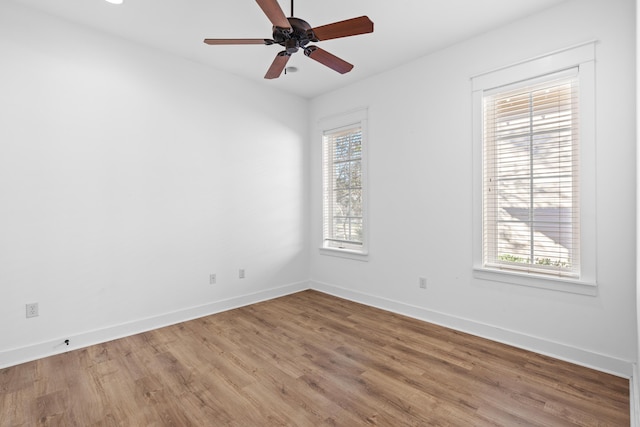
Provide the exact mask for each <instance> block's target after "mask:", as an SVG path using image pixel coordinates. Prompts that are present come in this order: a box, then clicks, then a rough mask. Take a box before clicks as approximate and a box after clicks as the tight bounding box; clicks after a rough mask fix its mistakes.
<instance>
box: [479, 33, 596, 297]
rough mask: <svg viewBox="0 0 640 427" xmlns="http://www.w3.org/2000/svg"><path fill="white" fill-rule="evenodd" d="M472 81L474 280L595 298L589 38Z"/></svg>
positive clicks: (591, 50)
mask: <svg viewBox="0 0 640 427" xmlns="http://www.w3.org/2000/svg"><path fill="white" fill-rule="evenodd" d="M472 86H473V100H474V110H473V118H474V124H473V126H474V145H473V147H474V148H473V158H474V172H473V175H474V182H473V195H474V203H473V227H474V233H473V260H474V277H476V278H480V279H486V280H492V281H498V282H505V283H513V284H518V285H526V286H534V287H540V288H545V289H554V290H561V291H566V292H575V293H581V294H585V295H594V294H595V293H596V292H597V288H596V158H595V155H596V149H595V147H596V141H595V121H596V120H595V119H596V117H595V113H596V110H595V43H593V42H589V43H584V44H582V45H578V46H575V47H571V48H568V49H563V50H559V51H556V52H553V53H550V54H548V55H543V56H539V57H536V58H532V59H529V60H526V61H522V62H520V63H517V64H514V65H510V66H508V67H504V68H500V69H497V70H494V71H490V72H487V73H483V74H480V75H477V76H475V77H473V78H472Z"/></svg>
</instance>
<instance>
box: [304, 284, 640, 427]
mask: <svg viewBox="0 0 640 427" xmlns="http://www.w3.org/2000/svg"><path fill="white" fill-rule="evenodd" d="M311 289H315V290H317V291H320V292H324V293H327V294H331V295H335V296H337V297H340V298H344V299H348V300H351V301H354V302H358V303H362V304H365V305H369V306H372V307H377V308H380V309H383V310H387V311H391V312H394V313H397V314H401V315H405V316H409V317H413V318H415V319H420V320H424V321H426V322H429V323H434V324H436V325H440V326H444V327H447V328H451V329H455V330H457V331H461V332H466V333H469V334H471V335H476V336H479V337H482V338H487V339H490V340H492V341H497V342H500V343H503V344H508V345H511V346H514V347H518V348H522V349H525V350H529V351H533V352H536V353H540V354H544V355H546V356H550V357H554V358H556V359H560V360H564V361H567V362H571V363H575V364H577V365H581V366H585V367H587V368H592V369H596V370H598V371H602V372H607V373H610V374H613V375H616V376H620V377H623V378H629V379H630V378H632V376H633V362H630V361H626V360H621V359H617V358H615V357H611V356H607V355H603V354H599V353H595V352H592V351H589V350H584V349H580V348H577V347H572V346H569V345H566V344H562V343H558V342H553V341H549V340H546V339H543V338H539V337H534V336H530V335H526V334H523V333H521V332H517V331H512V330H508V329H504V328H500V327H497V326H493V325H489V324H484V323H480V322H477V321H474V320H470V319H465V318H461V317H457V316H452V315H450V314H445V313H440V312H437V311H433V310H428V309H425V308H423V307H417V306H413V305H410V304H406V303H403V302H399V301H395V300H391V299H387V298H382V297H379V296H375V295H369V294H365V293H362V292H357V291H353V290H350V289H345V288H341V287H338V286H334V285H330V284H327V283H320V282H311ZM639 427H640V426H639Z"/></svg>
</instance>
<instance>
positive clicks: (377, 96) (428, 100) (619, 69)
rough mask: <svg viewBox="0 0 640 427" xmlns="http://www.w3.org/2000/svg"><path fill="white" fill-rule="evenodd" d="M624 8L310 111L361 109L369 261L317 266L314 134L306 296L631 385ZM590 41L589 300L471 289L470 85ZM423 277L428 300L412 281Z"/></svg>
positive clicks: (428, 65)
mask: <svg viewBox="0 0 640 427" xmlns="http://www.w3.org/2000/svg"><path fill="white" fill-rule="evenodd" d="M633 7H634V4H633V0H613V1H611V0H579V1H578V0H576V1H569V2H566V3H563V4H562V5H560V6H558V7H556V8H553V9H550V10H548V11H545V12H543V13H540V14H538V15H534V16H531V17H529V18H527V19H524V20H521V21H518V22H515V23H513V24H512V25H509V26H506V27H503V28H499V29H496V30H494V31H491V32H489V33H487V34H484V35H482V36H480V37H476V38H474V39H471V40H468V41H466V42H464V43H460V44H458V45H455V46H451V47H449V48H447V49H444V50H442V51H440V52H438V53H435V54H433V55H430V56H427V57H425V58H422V59H420V60H418V61H415V62H413V63H410V64H407V65H405V66H401V67H399V68H397V69H395V70H393V71H391V72H388V73H385V74H382V75H379V76H376V77H373V78H371V79H369V80H367V81H364V82H361V83H360V84H356V85H353V86H351V87H348V88H345V89H342V90H338V91H336V92H333V93H330V94H327V95H324V96H321V97H318V98H316V99H314V100H313V101H312V105H311V117H312V127H315V126H313V125H314V123H316V122H317V121H318V120H319V119H321V118H323V117H325V116H329V115H332V114H336V113H339V112H341V111H348V110H350V109H353V108H357V107H369V136H370V140H369V150H370V151H369V182H368V184H369V208H370V211H369V220H370V258H369V261H368V262H360V261H353V260H347V259H341V258H336V257H329V256H324V255H320V254H319V252H318V250H317V248H318V247H320V244H321V229H322V227H321V216H320V212H321V196H320V192H321V180H320V173H321V172H320V154H321V153H320V144H319V142H320V139H319V135H318V134H317V132H315V130H314V131H312V133H311V140H312V143H313V145H312V149H311V166H312V181H311V189H312V203H311V218H312V221H311V226H312V237H311V240H312V253H311V278H312V281H313V283H314V286H315V287H317V288H318V289H322V290H325V291H328V292H332V293H335V294H338V295H341V296H345V297H349V298H352V299H355V300H359V301H362V302H366V303H370V304H373V305H378V306H381V307H384V308H388V309H392V310H396V311H399V312H403V313H407V314H410V315H414V316H416V317H421V318H424V319H427V320H431V321H435V322H438V323H442V324H445V325H449V326H453V327H456V328H459V329H464V330H468V331H470V332H473V333H477V334H480V335H484V336H487V337H490V338H494V339H498V340H501V341H506V342H510V343H513V344H516V345H519V346H522V347H527V348H532V349H534V350H536V351H540V352H542V353H547V354H553V355H555V356H558V357H561V358H565V359H570V360H573V361H575V362H578V363H582V364H585V365H590V366H594V367H597V368H600V369H604V370H608V371H612V372H615V373H618V374H621V375H630V374H631V366H632V363H633V362H634V361H635V360H636V340H637V334H636V320H635V318H636V317H635V316H636V304H635V273H636V269H635V262H636V256H635V229H636V213H635V209H636V205H635V197H636V194H635V189H636V179H635V171H636V164H635V140H634V135H635V125H634V120H635V114H634V108H635V104H634V101H635V99H634V85H635V77H634V76H635V75H634V67H635V50H634V29H635V26H634V16H635V14H634V9H633ZM594 39H597V40H598V41H599V43H598V45H597V53H596V56H597V65H596V73H597V77H596V79H597V81H596V86H597V89H596V90H597V105H598V106H597V108H598V111H597V123H596V128H597V150H598V153H597V155H598V160H597V198H598V206H597V208H598V212H597V239H598V251H597V271H598V283H599V288H598V295H597V296H595V297H592V296H582V295H576V294H570V293H563V292H557V291H548V290H542V289H534V288H527V287H520V286H515V285H508V284H501V283H495V282H490V281H484V280H479V279H475V278H474V277H473V276H472V270H471V267H472V250H471V243H472V240H471V236H472V216H471V210H472V129H471V120H472V105H471V83H470V77H471V76H473V75H475V74H478V73H481V72H485V71H489V70H492V69H495V68H497V67H502V66H505V65H510V64H512V63H514V62H517V61H521V60H525V59H528V58H531V57H534V56H538V55H541V54H545V53H548V52H551V51H555V50H558V49H561V48H565V47H569V46H572V45H575V44H578V43H581V42H585V41H590V40H594ZM419 276H424V277H426V278H427V290H426V291H424V290H421V289H419V287H418V277H419Z"/></svg>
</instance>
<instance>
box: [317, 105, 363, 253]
mask: <svg viewBox="0 0 640 427" xmlns="http://www.w3.org/2000/svg"><path fill="white" fill-rule="evenodd" d="M349 117H350V118H351V120H354V119H355V118H357V120H356V121H353V122H351V123H349V124H347V125H343V126H339V127H331V128H328V129H324V130H323V132H322V182H323V194H322V196H323V210H322V212H323V243H322V247H323V248H324V249H328V250H333V251H338V252H342V253H345V254H348V253H353V254H360V255H362V254H366V221H365V194H364V190H365V189H364V170H365V168H364V156H363V153H364V152H363V148H364V147H363V146H364V144H365V137H364V135H365V128H364V123H365V121H364V118H363V116H362V113H360V114H356V116H355V117H353V115H348V116H346V117H343V120H346V121H349V120H347V119H348V118H349ZM332 122H333V123H329V122H326V123H325V126H330V125H331V124H333V125H336V124H338V123H340V120H338V121H335V120H333V121H332ZM333 254H335V253H333Z"/></svg>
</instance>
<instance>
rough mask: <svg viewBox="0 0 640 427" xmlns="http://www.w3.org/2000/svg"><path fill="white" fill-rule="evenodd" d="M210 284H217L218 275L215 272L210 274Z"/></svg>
mask: <svg viewBox="0 0 640 427" xmlns="http://www.w3.org/2000/svg"><path fill="white" fill-rule="evenodd" d="M209 284H210V285H215V284H216V275H215V274H210V275H209Z"/></svg>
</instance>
